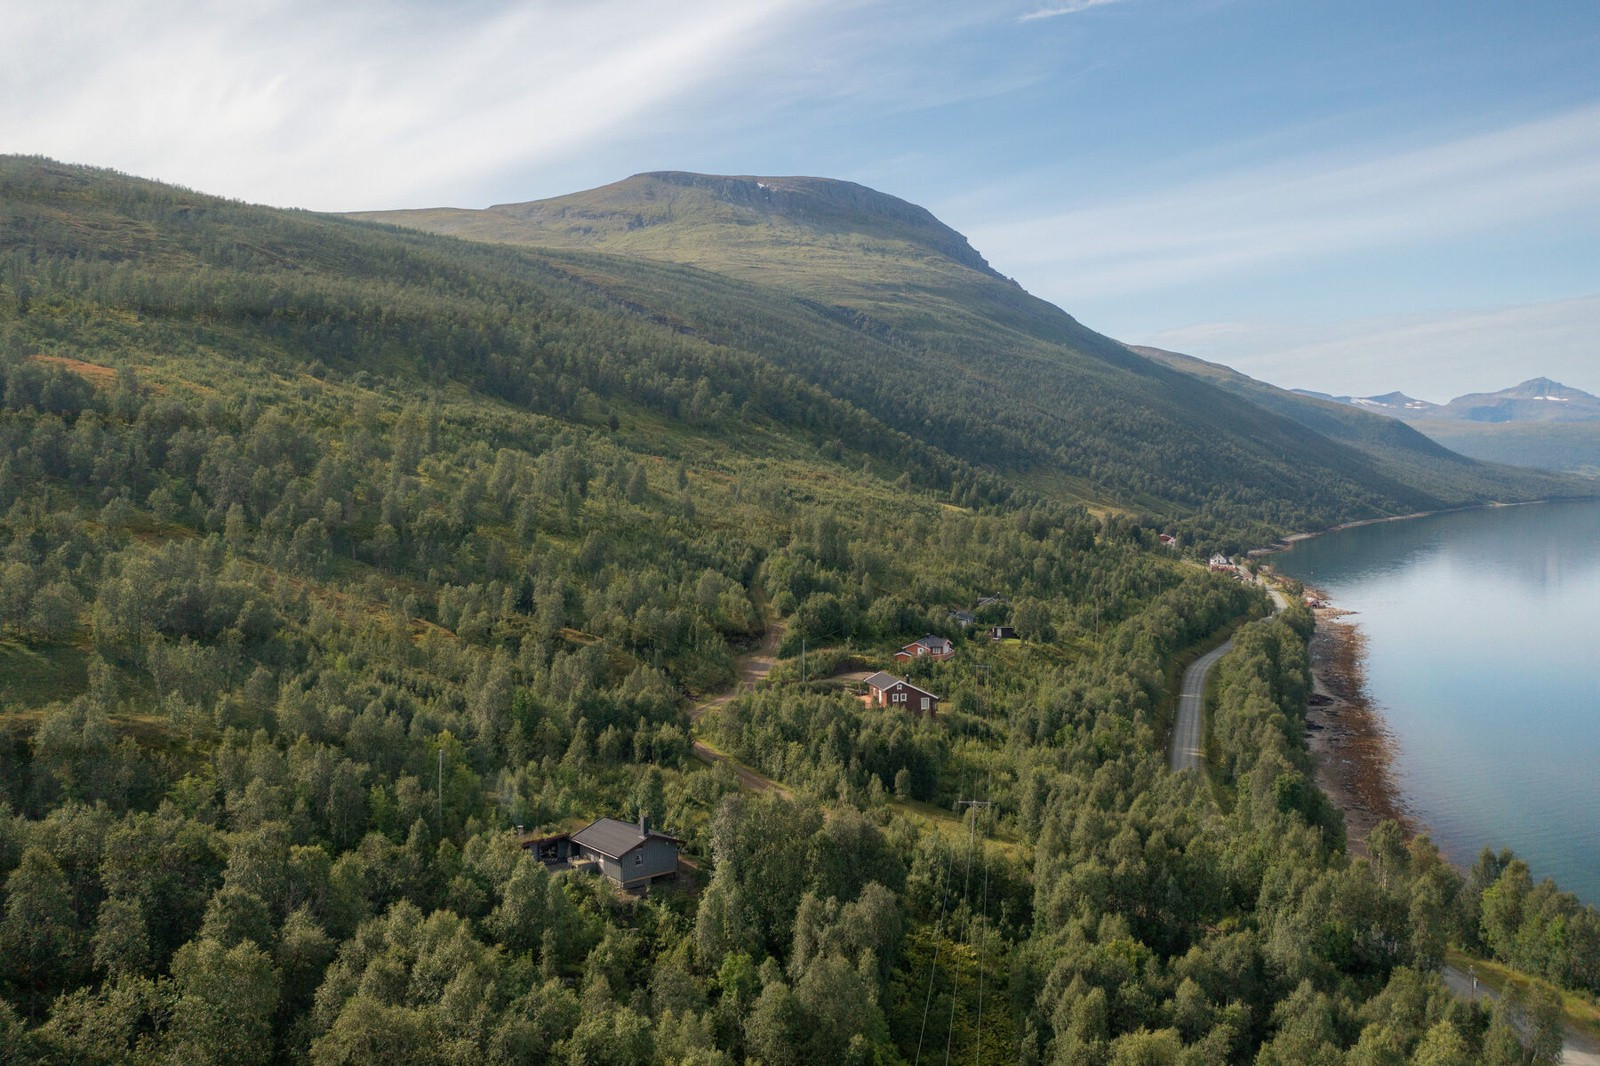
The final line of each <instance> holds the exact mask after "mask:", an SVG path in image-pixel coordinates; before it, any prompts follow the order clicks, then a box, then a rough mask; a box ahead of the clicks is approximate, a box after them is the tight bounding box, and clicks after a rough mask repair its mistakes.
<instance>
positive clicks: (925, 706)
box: [922, 696, 928, 710]
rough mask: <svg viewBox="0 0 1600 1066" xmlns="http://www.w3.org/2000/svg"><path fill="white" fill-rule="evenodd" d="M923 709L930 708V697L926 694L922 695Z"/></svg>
mask: <svg viewBox="0 0 1600 1066" xmlns="http://www.w3.org/2000/svg"><path fill="white" fill-rule="evenodd" d="M922 709H923V710H927V709H928V697H926V696H924V697H922Z"/></svg>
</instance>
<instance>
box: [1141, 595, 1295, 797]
mask: <svg viewBox="0 0 1600 1066" xmlns="http://www.w3.org/2000/svg"><path fill="white" fill-rule="evenodd" d="M1267 595H1269V596H1271V597H1272V603H1273V613H1274V614H1276V613H1277V612H1278V611H1282V610H1283V609H1285V608H1286V607H1288V606H1289V601H1288V600H1286V599H1284V596H1283V593H1281V592H1279V591H1278V590H1277V589H1268V590H1267ZM1232 650H1233V641H1232V640H1226V641H1223V642H1222V644H1220V645H1218V646H1217V647H1215V648H1212V649H1211V650H1210V651H1208V652H1206V653H1205V654H1204V655H1202V656H1200V658H1198V659H1196V660H1195V661H1194V662H1193V663H1191V664H1190V666H1189V669H1187V670H1185V671H1184V672H1183V687H1182V688H1181V689H1179V693H1180V695H1179V696H1178V722H1177V725H1175V726H1173V728H1172V754H1171V756H1170V757H1169V764H1170V765H1171V767H1172V769H1173V772H1174V773H1176V772H1177V771H1179V770H1198V769H1200V760H1201V759H1203V758H1205V728H1204V727H1205V700H1206V675H1207V674H1209V673H1210V672H1211V668H1212V667H1213V666H1215V665H1217V660H1218V659H1220V658H1222V657H1223V656H1224V655H1226V654H1228V652H1230V651H1232Z"/></svg>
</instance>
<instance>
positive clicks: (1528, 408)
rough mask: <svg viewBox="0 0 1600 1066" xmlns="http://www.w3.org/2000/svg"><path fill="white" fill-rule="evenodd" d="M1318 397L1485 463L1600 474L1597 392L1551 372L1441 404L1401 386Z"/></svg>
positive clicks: (1599, 416) (1585, 474)
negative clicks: (1383, 418)
mask: <svg viewBox="0 0 1600 1066" xmlns="http://www.w3.org/2000/svg"><path fill="white" fill-rule="evenodd" d="M1296 391H1297V392H1300V394H1301V395H1316V394H1309V393H1304V392H1301V390H1296ZM1319 398H1320V399H1325V400H1331V401H1333V402H1336V403H1339V404H1350V405H1354V406H1356V407H1359V408H1362V409H1365V410H1368V411H1374V412H1376V413H1379V414H1384V415H1388V416H1390V417H1392V418H1397V419H1400V420H1402V421H1404V422H1405V423H1406V424H1408V425H1410V426H1412V427H1414V428H1415V429H1417V430H1418V431H1419V432H1421V433H1423V434H1426V435H1427V436H1428V437H1429V438H1430V439H1431V440H1435V441H1437V442H1438V443H1440V444H1442V445H1444V446H1445V447H1446V448H1449V449H1451V450H1452V451H1455V452H1458V453H1460V454H1462V455H1466V456H1469V457H1471V458H1474V459H1478V460H1481V461H1483V462H1488V463H1502V464H1508V465H1511V466H1523V467H1538V468H1543V469H1546V470H1558V471H1563V472H1566V473H1572V474H1580V475H1584V476H1586V477H1591V478H1593V477H1596V476H1600V397H1595V396H1593V395H1591V394H1589V393H1587V392H1584V391H1583V390H1582V389H1574V388H1571V387H1569V386H1566V385H1563V384H1561V383H1560V382H1557V381H1552V380H1550V379H1549V378H1542V377H1541V378H1532V379H1530V380H1528V381H1524V382H1523V383H1522V384H1520V385H1513V386H1512V387H1511V388H1509V389H1501V390H1500V391H1498V392H1487V393H1468V394H1466V395H1464V396H1457V397H1456V398H1455V399H1453V400H1451V401H1450V402H1449V403H1444V404H1434V403H1428V402H1427V401H1425V400H1413V399H1411V398H1410V397H1406V396H1402V395H1401V394H1399V393H1389V394H1386V395H1384V396H1354V397H1352V396H1320V397H1319Z"/></svg>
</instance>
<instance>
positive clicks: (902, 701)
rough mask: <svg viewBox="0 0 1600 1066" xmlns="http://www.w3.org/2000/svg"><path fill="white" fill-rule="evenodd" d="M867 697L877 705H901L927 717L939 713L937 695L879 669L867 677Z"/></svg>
mask: <svg viewBox="0 0 1600 1066" xmlns="http://www.w3.org/2000/svg"><path fill="white" fill-rule="evenodd" d="M867 698H868V702H870V703H873V704H875V705H876V706H879V707H901V708H904V709H905V710H908V711H911V712H912V713H914V714H925V715H927V716H928V717H929V718H932V717H934V716H935V715H937V714H938V713H939V697H938V696H935V695H934V694H933V693H931V692H929V691H927V690H926V689H920V688H918V687H917V686H915V685H913V684H912V683H911V682H909V681H907V680H905V679H904V678H899V677H895V676H894V675H893V674H889V673H885V672H883V671H881V670H880V671H879V672H877V673H875V674H873V675H872V676H871V677H869V678H867Z"/></svg>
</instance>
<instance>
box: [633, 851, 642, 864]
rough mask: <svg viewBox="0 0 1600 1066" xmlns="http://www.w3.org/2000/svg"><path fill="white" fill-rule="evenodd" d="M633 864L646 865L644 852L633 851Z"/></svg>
mask: <svg viewBox="0 0 1600 1066" xmlns="http://www.w3.org/2000/svg"><path fill="white" fill-rule="evenodd" d="M633 864H634V865H635V866H643V865H644V852H642V851H636V852H634V853H633Z"/></svg>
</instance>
